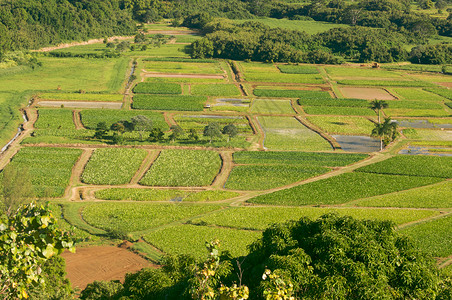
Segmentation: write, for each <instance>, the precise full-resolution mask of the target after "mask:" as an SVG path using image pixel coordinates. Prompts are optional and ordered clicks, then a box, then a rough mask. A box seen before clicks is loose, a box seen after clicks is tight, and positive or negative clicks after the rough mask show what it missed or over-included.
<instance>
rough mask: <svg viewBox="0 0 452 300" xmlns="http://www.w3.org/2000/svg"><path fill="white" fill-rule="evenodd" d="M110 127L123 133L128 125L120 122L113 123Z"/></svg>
mask: <svg viewBox="0 0 452 300" xmlns="http://www.w3.org/2000/svg"><path fill="white" fill-rule="evenodd" d="M110 129H111V130H113V131H116V132H117V133H119V134H123V133H124V131H126V127H125V126H124V124H122V123H120V122H116V123H113V124H112V125H111V126H110Z"/></svg>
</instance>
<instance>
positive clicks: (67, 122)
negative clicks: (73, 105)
mask: <svg viewBox="0 0 452 300" xmlns="http://www.w3.org/2000/svg"><path fill="white" fill-rule="evenodd" d="M35 128H38V129H63V130H64V129H75V125H74V121H73V120H72V111H71V110H68V109H61V108H60V109H44V108H41V109H39V110H38V120H37V121H36V123H35Z"/></svg>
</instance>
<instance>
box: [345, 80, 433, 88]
mask: <svg viewBox="0 0 452 300" xmlns="http://www.w3.org/2000/svg"><path fill="white" fill-rule="evenodd" d="M337 83H338V84H343V85H358V86H387V87H391V86H397V87H434V86H436V85H435V84H433V83H430V82H426V81H420V80H416V81H401V80H349V79H342V80H337Z"/></svg>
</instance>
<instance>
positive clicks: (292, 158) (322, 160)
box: [233, 151, 368, 167]
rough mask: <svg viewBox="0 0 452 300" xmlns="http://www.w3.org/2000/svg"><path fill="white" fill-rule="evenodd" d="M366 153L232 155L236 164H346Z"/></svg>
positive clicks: (361, 157)
mask: <svg viewBox="0 0 452 300" xmlns="http://www.w3.org/2000/svg"><path fill="white" fill-rule="evenodd" d="M367 157H368V155H366V154H346V153H316V152H293V151H291V152H280V151H265V152H255V151H239V152H235V153H234V155H233V158H234V162H235V163H236V164H262V165H303V166H327V167H340V166H346V165H349V164H352V163H355V162H358V161H360V160H363V159H365V158H367Z"/></svg>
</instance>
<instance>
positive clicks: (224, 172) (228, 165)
mask: <svg viewBox="0 0 452 300" xmlns="http://www.w3.org/2000/svg"><path fill="white" fill-rule="evenodd" d="M232 153H233V152H232V151H222V152H220V156H221V160H222V166H221V170H220V172H219V173H218V175H217V177H215V180H214V181H213V183H212V188H218V189H224V185H225V184H226V181H227V180H228V177H229V174H230V173H231V171H232V168H233V166H234V164H233V161H232Z"/></svg>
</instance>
